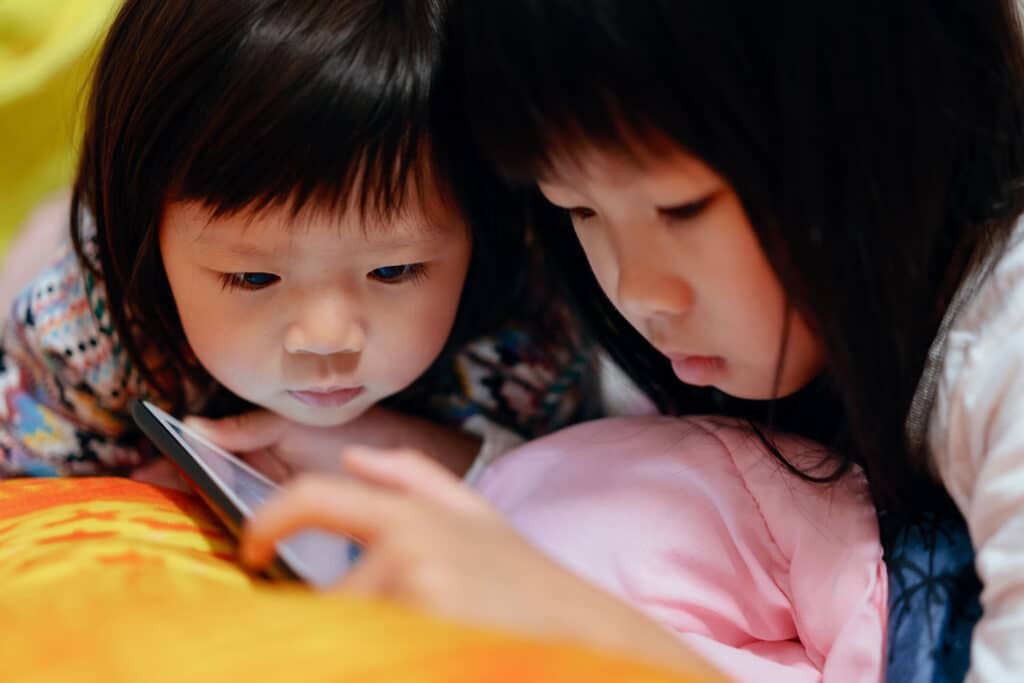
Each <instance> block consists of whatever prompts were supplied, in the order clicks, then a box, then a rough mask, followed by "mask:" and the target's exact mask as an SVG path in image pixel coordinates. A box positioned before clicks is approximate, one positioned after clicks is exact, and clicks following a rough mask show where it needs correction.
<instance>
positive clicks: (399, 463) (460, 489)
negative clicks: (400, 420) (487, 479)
mask: <svg viewBox="0 0 1024 683" xmlns="http://www.w3.org/2000/svg"><path fill="white" fill-rule="evenodd" d="M342 464H343V465H344V467H345V469H346V471H347V472H349V473H350V474H352V475H354V476H356V477H358V478H359V479H362V480H363V481H365V482H368V483H372V484H376V485H378V486H386V487H388V488H391V489H395V490H397V491H402V492H404V493H408V494H411V495H414V496H416V497H418V498H420V499H422V500H425V501H428V502H431V503H434V504H436V505H441V506H443V507H445V508H448V509H452V510H464V511H476V510H479V509H480V508H481V507H482V503H481V500H480V498H479V496H477V495H476V493H475V492H474V491H473V490H472V489H470V488H469V487H467V486H466V485H465V484H463V483H462V481H461V480H460V479H457V478H456V477H455V476H454V475H453V474H452V473H451V472H449V471H448V470H447V469H445V468H444V467H443V466H442V465H440V464H439V463H438V462H436V461H434V460H431V459H430V458H428V457H427V456H425V455H423V454H422V453H420V452H418V451H414V450H411V449H397V450H380V449H376V448H369V447H365V446H353V447H350V448H347V449H346V450H345V452H344V453H343V454H342Z"/></svg>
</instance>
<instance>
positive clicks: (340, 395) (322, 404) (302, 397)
mask: <svg viewBox="0 0 1024 683" xmlns="http://www.w3.org/2000/svg"><path fill="white" fill-rule="evenodd" d="M288 393H289V394H290V395H291V396H292V397H294V398H295V399H296V400H297V401H299V402H301V403H305V404H306V405H307V406H312V407H314V408H336V407H337V406H343V405H345V404H346V403H348V402H349V401H351V400H352V399H354V398H355V397H357V396H359V395H360V394H361V393H363V387H337V388H330V389H305V390H302V391H289V392H288Z"/></svg>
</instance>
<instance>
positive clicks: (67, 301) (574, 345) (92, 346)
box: [0, 245, 597, 477]
mask: <svg viewBox="0 0 1024 683" xmlns="http://www.w3.org/2000/svg"><path fill="white" fill-rule="evenodd" d="M534 281H535V282H536V279H534ZM533 289H534V290H535V291H533V292H531V296H530V297H528V298H530V299H534V300H536V301H550V299H551V297H550V292H548V293H546V296H545V295H544V294H542V293H541V292H539V291H536V290H537V289H538V287H537V286H534V287H533ZM538 311H540V313H539V314H538ZM2 325H3V327H2V328H0V477H2V476H8V477H9V476H24V475H29V476H32V475H43V476H46V475H89V474H117V473H125V472H127V471H129V470H131V469H132V468H134V467H136V466H138V465H140V464H142V463H143V462H144V461H145V460H146V458H147V457H150V453H151V451H150V450H149V449H148V448H147V447H145V446H143V443H144V442H143V441H142V440H141V438H140V433H139V432H138V430H137V429H136V428H135V426H134V423H133V422H132V420H131V416H130V404H131V401H132V400H133V399H137V398H145V399H147V400H150V401H153V402H154V403H156V404H158V405H160V406H161V407H164V408H165V409H170V408H171V407H172V406H170V404H169V401H168V400H167V398H166V397H162V396H160V395H159V394H158V393H157V392H156V391H154V390H153V389H152V388H151V387H150V386H149V385H148V384H147V383H146V382H145V381H144V380H143V378H142V375H141V373H139V372H138V371H137V369H136V368H134V367H133V365H132V363H131V362H130V360H129V358H128V355H127V353H126V352H125V350H124V348H123V347H122V345H121V343H120V341H119V339H118V334H117V332H116V331H115V330H114V327H113V325H112V322H111V318H110V312H109V308H108V305H107V297H106V292H105V289H104V287H103V283H102V282H100V281H97V280H96V279H95V278H94V277H93V276H92V275H91V274H90V273H89V272H88V271H87V270H85V269H83V268H82V266H81V264H80V263H79V260H78V257H77V256H76V254H75V253H74V251H73V250H72V249H71V248H70V245H66V246H65V247H64V248H63V250H62V252H61V254H60V255H59V258H58V260H57V261H56V262H55V263H54V265H53V266H51V267H50V268H48V269H47V270H46V271H45V272H43V273H42V274H41V275H40V276H39V277H37V278H36V279H35V281H34V282H32V283H31V284H30V285H29V286H28V287H27V288H26V289H25V290H24V291H23V292H22V293H21V294H20V295H19V296H18V297H17V299H16V300H15V302H14V304H13V306H12V309H11V312H10V317H9V318H8V319H7V320H6V322H5V323H2ZM594 367H595V366H594V363H593V354H592V353H591V348H590V346H589V345H588V344H587V343H585V342H584V341H583V340H582V338H581V337H580V336H579V335H578V334H577V332H576V330H575V326H574V325H573V324H572V323H571V318H570V317H569V315H568V314H567V313H566V312H565V310H564V309H563V308H561V307H560V306H552V305H550V304H549V305H546V306H543V307H538V308H534V310H531V311H526V310H525V309H524V311H522V312H521V315H519V316H515V315H513V316H512V318H511V319H510V320H509V321H508V322H507V323H505V324H504V325H503V326H502V327H501V328H500V329H498V330H497V331H496V332H495V333H494V334H490V335H487V336H483V337H480V338H478V339H475V340H474V341H472V342H470V343H468V344H466V345H465V346H464V347H462V348H461V349H459V350H458V351H457V352H456V353H454V354H452V355H450V356H448V357H444V358H442V359H439V360H438V361H437V362H436V363H435V365H434V367H433V368H431V369H430V370H429V371H428V372H427V373H426V374H425V375H424V377H422V378H420V379H419V380H417V382H415V383H414V384H413V386H412V387H410V388H409V389H407V390H406V391H405V392H402V393H400V394H399V395H398V396H396V397H393V398H392V399H389V401H388V402H387V403H388V405H391V406H393V407H395V408H398V409H400V410H403V411H406V412H411V413H414V414H418V415H421V416H423V417H428V418H430V419H433V420H435V421H438V422H442V423H445V424H450V425H456V426H464V427H466V428H467V429H470V428H473V429H475V431H479V424H480V423H481V419H484V420H486V422H487V423H489V424H494V425H495V426H498V427H501V428H504V429H505V430H510V431H512V432H515V433H516V434H519V435H520V436H522V437H525V438H530V437H534V436H538V435H540V434H544V433H547V432H549V431H552V430H554V429H557V428H559V427H561V426H564V425H566V424H569V423H571V422H575V421H579V420H580V419H586V418H589V417H593V416H594V412H595V411H594V409H593V407H592V401H593V398H592V397H594V396H595V395H596V393H597V392H596V390H595V388H594V387H595V386H596V373H595V372H594ZM592 385H594V386H592ZM184 388H185V392H184V393H185V396H186V404H187V409H188V411H189V412H193V413H198V414H202V413H203V410H204V408H206V407H207V406H208V405H209V403H210V399H211V398H212V396H213V394H215V393H217V391H223V389H222V388H220V387H212V388H211V387H207V388H201V387H191V386H189V387H184Z"/></svg>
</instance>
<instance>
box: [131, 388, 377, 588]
mask: <svg viewBox="0 0 1024 683" xmlns="http://www.w3.org/2000/svg"><path fill="white" fill-rule="evenodd" d="M147 407H149V408H150V409H151V410H152V411H153V413H154V414H155V415H156V416H157V418H159V419H160V421H161V422H162V423H163V424H164V426H165V427H167V429H168V430H170V432H171V433H172V434H173V435H174V436H176V437H177V438H178V441H179V442H180V443H181V444H182V445H183V446H184V447H185V448H186V449H187V450H188V451H189V452H190V453H191V454H192V456H193V457H195V458H196V460H197V461H198V462H199V464H200V465H201V466H202V467H203V469H204V470H206V473H207V474H209V475H210V477H211V478H212V479H213V480H214V481H216V482H217V483H218V484H220V486H221V488H222V489H223V490H224V492H225V493H226V494H227V495H228V496H229V497H230V498H231V499H232V501H233V502H234V503H235V505H237V506H238V507H239V508H240V509H241V510H242V512H243V514H244V515H245V516H246V517H249V516H252V513H253V511H254V510H255V509H256V508H258V507H259V506H260V505H261V504H262V503H264V502H266V500H267V499H268V498H270V496H272V495H273V494H274V492H275V491H276V490H277V488H278V487H277V486H276V485H275V484H274V483H273V482H271V481H270V480H269V479H267V478H266V477H264V476H263V475H262V474H260V473H259V472H257V471H256V470H254V469H252V468H251V467H249V466H248V465H246V464H245V463H244V462H242V461H241V460H239V459H238V458H236V457H234V456H233V455H231V454H230V453H228V452H227V451H224V450H222V449H220V448H218V447H217V446H215V445H213V444H211V443H210V442H208V441H206V440H205V439H203V438H202V437H201V436H199V435H198V434H196V433H195V432H193V431H190V430H189V429H188V427H186V426H185V425H183V424H182V423H180V422H178V421H177V420H176V419H174V418H173V417H171V416H170V415H168V414H167V413H165V412H163V411H162V410H160V409H159V408H157V407H156V406H152V405H147ZM277 551H278V554H279V555H280V556H281V557H282V558H283V559H284V560H285V561H286V563H287V564H288V566H289V567H290V568H291V569H292V570H293V571H294V572H295V573H296V574H298V575H299V577H300V578H302V579H303V580H305V581H306V582H307V583H309V584H311V585H313V586H315V587H317V588H327V587H330V586H332V585H334V584H335V583H337V582H338V580H339V579H340V578H341V577H342V575H343V574H344V573H345V572H346V571H347V570H348V568H349V566H350V565H351V564H352V562H353V561H354V559H355V558H356V557H357V556H358V546H356V545H355V544H354V543H352V542H351V541H349V540H348V539H345V538H343V537H341V536H335V535H334V534H329V533H326V532H322V531H303V532H301V533H298V534H295V535H294V536H291V537H289V538H288V539H287V540H285V541H282V542H280V543H278V544H277Z"/></svg>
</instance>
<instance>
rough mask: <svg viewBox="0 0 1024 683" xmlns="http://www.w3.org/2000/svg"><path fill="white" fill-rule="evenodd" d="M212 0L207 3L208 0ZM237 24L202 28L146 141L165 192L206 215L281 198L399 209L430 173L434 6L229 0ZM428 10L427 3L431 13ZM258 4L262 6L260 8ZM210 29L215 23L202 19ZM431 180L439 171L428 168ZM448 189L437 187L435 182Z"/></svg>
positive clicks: (381, 211)
mask: <svg viewBox="0 0 1024 683" xmlns="http://www.w3.org/2000/svg"><path fill="white" fill-rule="evenodd" d="M211 4H212V3H211ZM224 4H225V5H226V6H234V7H231V8H230V9H227V8H225V9H223V10H221V9H218V8H214V9H213V10H212V11H213V12H217V11H225V12H230V13H231V14H233V15H235V23H236V24H237V23H238V18H237V15H238V14H239V12H242V10H240V9H239V8H240V7H243V6H244V7H245V8H246V10H247V12H243V14H246V13H247V14H248V16H246V17H245V18H244V19H243V21H242V25H241V30H238V27H237V26H236V27H235V30H232V31H231V32H227V31H225V32H224V33H223V34H222V35H219V36H207V37H206V41H205V44H206V48H207V49H205V50H204V49H199V50H197V51H196V56H195V58H194V59H193V60H191V61H192V63H191V64H187V61H186V60H180V59H179V60H169V61H170V62H172V63H173V62H175V61H177V62H179V63H181V64H182V65H183V66H182V71H181V73H180V74H177V76H179V79H177V82H176V83H175V82H174V79H169V81H168V82H169V85H168V87H170V84H172V83H173V85H174V97H157V98H155V99H153V100H152V102H154V103H157V102H160V103H161V104H163V103H166V105H167V107H166V108H165V110H164V111H162V112H161V117H160V120H161V122H162V123H163V124H164V125H163V126H162V127H160V126H158V128H157V129H158V131H159V133H158V134H159V136H160V138H161V139H160V140H156V141H153V143H152V148H153V149H157V150H175V151H176V153H172V155H173V156H172V157H171V158H168V159H166V160H163V163H161V160H156V166H157V167H158V168H159V167H160V166H164V169H163V170H164V172H165V173H166V175H165V177H166V182H165V185H164V186H165V187H168V188H172V193H171V195H170V196H169V197H168V199H175V200H186V201H198V202H201V203H203V204H204V205H206V206H207V207H208V208H210V209H211V210H212V211H213V213H214V214H215V215H224V214H230V213H234V212H236V211H239V210H241V209H243V208H246V209H251V208H255V209H257V210H258V209H260V208H265V207H268V206H271V205H281V204H287V205H289V206H291V207H292V209H293V211H295V212H298V211H300V210H301V209H302V208H303V207H304V206H305V205H306V204H307V203H313V204H315V205H317V207H318V208H326V209H330V210H347V209H349V208H355V209H357V210H358V211H360V212H361V213H363V214H366V213H367V212H372V213H374V214H375V215H379V216H381V217H388V216H390V215H392V214H393V213H395V212H398V211H400V210H401V209H402V208H403V203H404V202H405V201H406V200H407V199H408V198H409V196H410V193H409V191H408V188H409V187H411V186H410V184H409V183H410V181H412V182H413V186H414V187H416V188H422V187H424V186H425V183H424V182H423V181H424V174H427V173H431V172H432V171H433V168H432V166H433V159H432V157H431V153H430V144H429V142H430V139H431V135H430V123H431V122H430V94H431V89H432V81H433V77H434V74H433V65H434V64H435V63H436V62H437V60H438V52H439V45H438V41H437V39H436V37H434V36H435V34H436V31H429V30H423V29H422V28H421V27H424V26H427V27H429V26H432V25H434V24H435V23H436V17H435V16H434V14H433V12H431V11H430V10H431V8H433V7H434V6H433V5H432V4H431V3H422V2H408V3H405V2H370V1H365V2H349V3H338V4H337V5H336V9H333V10H329V9H327V8H329V7H330V3H311V2H293V3H283V2H279V3H259V2H239V0H227V1H226V2H225V3H224ZM435 9H436V8H435ZM257 10H258V11H257ZM205 23H206V25H207V26H216V25H217V22H216V19H215V18H214V19H213V20H210V19H207V20H205ZM434 177H435V178H438V179H439V178H440V176H439V174H436V173H435V174H434ZM438 184H440V185H443V183H438Z"/></svg>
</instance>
